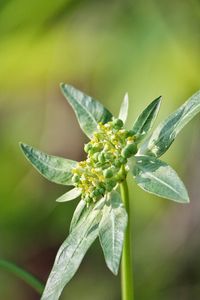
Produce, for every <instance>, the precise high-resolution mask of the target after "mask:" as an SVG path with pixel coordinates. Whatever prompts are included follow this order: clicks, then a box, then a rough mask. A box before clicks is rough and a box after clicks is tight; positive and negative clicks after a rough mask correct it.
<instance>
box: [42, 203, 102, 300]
mask: <svg viewBox="0 0 200 300" xmlns="http://www.w3.org/2000/svg"><path fill="white" fill-rule="evenodd" d="M103 204H104V199H102V200H100V201H99V202H98V203H97V204H96V205H95V206H94V208H93V209H92V210H91V211H89V214H86V215H85V217H84V216H83V217H82V218H81V220H80V222H78V224H77V226H75V227H74V228H73V231H71V233H70V234H69V236H68V237H67V239H66V240H65V241H64V243H63V244H62V245H61V247H60V249H59V251H58V253H57V255H56V259H55V262H54V265H53V268H52V271H51V273H50V275H49V278H48V280H47V283H46V286H45V289H44V293H43V295H42V298H41V300H57V299H59V297H60V295H61V293H62V291H63V289H64V287H65V285H66V284H67V283H68V282H69V281H70V279H71V278H72V277H73V276H74V274H75V273H76V271H77V269H78V267H79V265H80V263H81V261H82V259H83V257H84V256H85V253H86V252H87V250H88V249H89V247H90V246H91V244H92V243H93V242H94V240H95V239H96V238H97V236H98V232H99V230H98V226H99V222H100V220H101V217H102V206H103ZM89 209H90V208H89Z"/></svg>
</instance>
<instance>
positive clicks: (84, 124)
mask: <svg viewBox="0 0 200 300" xmlns="http://www.w3.org/2000/svg"><path fill="white" fill-rule="evenodd" d="M61 90H62V93H63V95H64V96H65V98H66V99H67V100H68V102H69V104H70V105H71V106H72V108H73V109H74V111H75V114H76V117H77V119H78V122H79V124H80V127H81V129H82V130H83V131H84V133H85V134H86V135H87V136H88V137H89V138H92V135H93V133H94V132H95V131H97V124H98V123H99V122H102V123H103V124H104V123H107V122H108V121H110V120H111V119H112V114H111V113H110V112H109V111H108V110H107V109H106V108H105V107H104V106H103V105H102V104H101V103H100V102H98V101H96V100H94V99H92V98H91V97H90V96H87V95H86V94H84V93H83V92H81V91H79V90H77V89H75V88H74V87H73V86H70V85H68V84H64V83H62V84H61Z"/></svg>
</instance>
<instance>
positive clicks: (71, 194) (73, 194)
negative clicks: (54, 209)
mask: <svg viewBox="0 0 200 300" xmlns="http://www.w3.org/2000/svg"><path fill="white" fill-rule="evenodd" d="M80 195H81V190H80V189H78V188H73V189H72V190H70V191H68V192H67V193H65V194H64V195H62V196H61V197H59V198H58V199H56V201H57V202H67V201H71V200H74V199H76V198H78V197H79V196H80Z"/></svg>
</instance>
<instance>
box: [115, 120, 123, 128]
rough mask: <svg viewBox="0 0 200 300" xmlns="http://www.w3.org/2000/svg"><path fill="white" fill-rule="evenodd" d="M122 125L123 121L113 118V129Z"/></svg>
mask: <svg viewBox="0 0 200 300" xmlns="http://www.w3.org/2000/svg"><path fill="white" fill-rule="evenodd" d="M123 125H124V123H123V121H122V120H120V119H115V120H114V121H113V127H114V128H115V129H121V128H122V127H123Z"/></svg>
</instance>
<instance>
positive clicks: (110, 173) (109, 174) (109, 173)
mask: <svg viewBox="0 0 200 300" xmlns="http://www.w3.org/2000/svg"><path fill="white" fill-rule="evenodd" d="M103 175H104V177H105V178H111V177H112V176H113V171H112V170H111V169H106V170H104V172H103Z"/></svg>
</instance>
